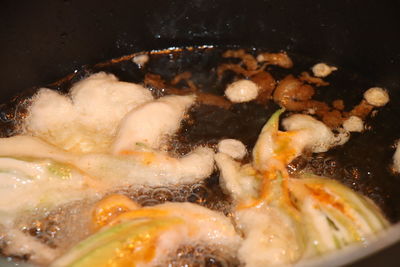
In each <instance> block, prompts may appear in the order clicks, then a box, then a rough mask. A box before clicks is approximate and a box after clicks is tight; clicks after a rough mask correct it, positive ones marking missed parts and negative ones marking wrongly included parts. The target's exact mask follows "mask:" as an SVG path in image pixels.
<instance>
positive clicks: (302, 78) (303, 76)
mask: <svg viewBox="0 0 400 267" xmlns="http://www.w3.org/2000/svg"><path fill="white" fill-rule="evenodd" d="M299 79H300V81H303V82H307V83H311V84H314V85H315V86H317V87H320V86H328V85H329V83H328V82H326V81H324V80H322V79H321V78H318V77H313V76H311V75H310V74H309V73H308V72H306V71H303V72H302V73H301V74H300V76H299Z"/></svg>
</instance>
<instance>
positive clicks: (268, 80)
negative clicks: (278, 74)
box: [250, 71, 276, 104]
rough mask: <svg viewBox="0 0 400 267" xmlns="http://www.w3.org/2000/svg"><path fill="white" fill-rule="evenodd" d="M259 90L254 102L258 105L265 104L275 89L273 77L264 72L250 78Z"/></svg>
mask: <svg viewBox="0 0 400 267" xmlns="http://www.w3.org/2000/svg"><path fill="white" fill-rule="evenodd" d="M250 80H252V81H253V82H255V83H256V84H257V86H258V88H259V92H258V97H257V99H256V101H257V102H258V103H260V104H266V103H267V102H268V101H269V100H271V98H272V92H273V91H274V89H275V86H276V82H275V79H274V77H272V75H271V74H270V73H268V72H266V71H262V72H259V73H257V74H256V75H254V76H252V77H251V78H250Z"/></svg>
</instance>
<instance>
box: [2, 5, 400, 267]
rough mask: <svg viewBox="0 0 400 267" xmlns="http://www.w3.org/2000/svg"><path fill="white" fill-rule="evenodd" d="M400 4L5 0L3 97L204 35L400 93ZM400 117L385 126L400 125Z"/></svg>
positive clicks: (202, 40) (388, 260) (202, 39)
mask: <svg viewBox="0 0 400 267" xmlns="http://www.w3.org/2000/svg"><path fill="white" fill-rule="evenodd" d="M399 11H400V2H398V1H394V0H393V1H373V0H365V1H361V0H347V1H344V0H343V1H312V0H303V1H293V0H275V1H273V0H265V1H261V0H253V1H240V0H235V1H232V0H219V1H218V0H187V1H184V0H174V1H160V0H158V1H157V0H146V1H130V0H126V1H122V0H114V1H112V2H108V1H107V2H100V1H93V0H86V1H78V0H42V1H18V2H17V1H12V0H3V1H2V2H1V5H0V18H1V24H0V38H1V42H0V58H1V60H2V61H1V66H2V68H1V72H0V91H1V96H0V97H1V102H4V101H7V100H8V99H10V97H11V96H12V95H15V94H16V93H17V92H19V91H22V90H24V89H26V88H30V87H32V86H40V85H45V84H48V83H50V82H53V81H55V80H58V79H59V78H61V77H63V76H65V75H67V74H69V73H72V72H74V71H75V70H77V69H80V68H81V66H82V65H84V64H95V63H98V62H101V61H105V60H108V59H110V58H115V57H120V56H122V55H125V54H131V53H133V52H136V51H142V50H153V49H162V48H166V47H180V46H190V45H203V44H209V45H232V44H236V45H241V46H246V47H251V46H254V47H261V48H264V49H265V50H269V51H277V50H286V51H288V52H291V53H295V54H298V55H302V56H305V57H307V58H315V59H319V60H321V61H328V62H332V63H334V64H335V65H338V66H340V67H343V68H345V69H348V70H350V71H351V72H354V73H357V74H358V75H360V76H362V77H366V78H367V79H368V80H369V81H374V83H375V84H376V85H379V86H383V87H386V88H388V89H389V90H390V91H391V94H393V95H397V96H398V94H399V93H398V90H399V87H400V75H399V74H400V37H399V32H400V18H399V17H398V12H399ZM345 93H349V94H351V92H345ZM392 105H393V108H396V103H392ZM388 115H390V114H388ZM397 119H398V118H397V117H394V118H393V119H392V121H391V123H388V124H384V125H382V127H386V128H390V127H392V126H393V128H390V129H394V130H395V129H398V128H399V127H398V126H397V124H398V123H397ZM399 136H400V133H399ZM381 139H382V140H381V142H382V144H383V146H387V145H388V144H386V143H385V138H384V137H382V138H381ZM365 153H367V152H365ZM381 160H383V159H380V158H377V160H376V161H374V162H372V163H371V164H378V163H379V162H380V161H381ZM398 253H400V244H397V245H396V246H394V247H392V248H390V249H387V250H385V251H384V252H381V253H379V254H377V255H375V256H373V257H370V258H369V259H368V260H365V261H362V262H360V263H357V264H355V265H354V266H376V265H377V264H379V263H381V264H382V263H385V266H396V265H397V264H396V261H395V259H396V258H397V254H398Z"/></svg>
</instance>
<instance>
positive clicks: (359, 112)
mask: <svg viewBox="0 0 400 267" xmlns="http://www.w3.org/2000/svg"><path fill="white" fill-rule="evenodd" d="M373 109H374V106H372V105H370V104H368V102H367V101H366V100H364V99H363V100H362V101H361V102H360V104H358V105H357V106H355V107H354V108H353V109H352V110H351V111H350V114H349V115H350V116H357V117H360V118H361V119H365V118H366V117H367V116H368V114H369V113H370V112H371V111H372V110H373Z"/></svg>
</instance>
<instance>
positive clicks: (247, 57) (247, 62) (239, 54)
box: [222, 49, 258, 71]
mask: <svg viewBox="0 0 400 267" xmlns="http://www.w3.org/2000/svg"><path fill="white" fill-rule="evenodd" d="M222 57H225V58H240V59H241V60H242V64H243V65H244V66H245V67H246V69H247V70H250V71H251V70H256V69H258V62H257V60H256V59H255V58H254V56H253V55H251V54H248V53H246V51H245V50H244V49H239V50H227V51H226V52H225V53H223V54H222Z"/></svg>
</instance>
